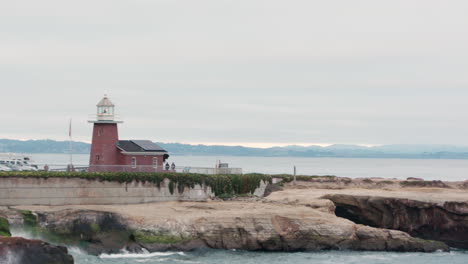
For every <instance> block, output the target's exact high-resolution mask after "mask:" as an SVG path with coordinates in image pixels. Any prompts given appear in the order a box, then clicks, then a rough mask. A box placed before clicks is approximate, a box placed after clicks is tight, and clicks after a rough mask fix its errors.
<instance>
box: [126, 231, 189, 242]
mask: <svg viewBox="0 0 468 264" xmlns="http://www.w3.org/2000/svg"><path fill="white" fill-rule="evenodd" d="M133 238H134V239H135V241H136V242H138V243H144V244H178V243H182V242H185V241H188V240H190V239H188V238H183V237H179V236H172V235H165V234H153V233H151V232H146V231H136V232H134V233H133Z"/></svg>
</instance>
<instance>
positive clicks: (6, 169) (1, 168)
mask: <svg viewBox="0 0 468 264" xmlns="http://www.w3.org/2000/svg"><path fill="white" fill-rule="evenodd" d="M0 171H11V168H8V167H7V166H4V165H0Z"/></svg>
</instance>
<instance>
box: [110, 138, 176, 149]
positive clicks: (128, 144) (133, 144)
mask: <svg viewBox="0 0 468 264" xmlns="http://www.w3.org/2000/svg"><path fill="white" fill-rule="evenodd" d="M116 146H117V147H118V148H119V149H121V150H123V151H125V152H167V151H166V150H165V149H163V148H161V147H160V146H158V145H157V144H154V143H153V142H151V141H149V140H119V142H117V143H116Z"/></svg>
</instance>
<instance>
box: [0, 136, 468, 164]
mask: <svg viewBox="0 0 468 264" xmlns="http://www.w3.org/2000/svg"><path fill="white" fill-rule="evenodd" d="M157 144H159V145H160V146H161V147H163V148H165V149H167V150H168V151H169V152H170V153H171V154H172V155H193V156H210V155H224V156H242V157H314V158H322V157H323V158H333V157H336V158H401V159H468V147H466V146H453V145H382V146H374V147H364V146H358V145H331V146H327V147H321V146H308V147H303V146H286V147H272V148H252V147H243V146H222V145H189V144H181V143H162V142H157ZM89 150H90V144H88V143H85V142H74V143H73V152H74V153H75V154H88V153H89ZM68 151H69V142H68V141H56V140H50V139H45V140H26V141H22V140H13V139H0V153H68Z"/></svg>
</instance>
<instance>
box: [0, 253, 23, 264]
mask: <svg viewBox="0 0 468 264" xmlns="http://www.w3.org/2000/svg"><path fill="white" fill-rule="evenodd" d="M0 263H2V264H20V262H19V257H18V255H17V254H15V253H13V252H11V251H9V250H8V251H7V253H6V254H5V255H3V256H0Z"/></svg>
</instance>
